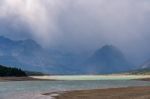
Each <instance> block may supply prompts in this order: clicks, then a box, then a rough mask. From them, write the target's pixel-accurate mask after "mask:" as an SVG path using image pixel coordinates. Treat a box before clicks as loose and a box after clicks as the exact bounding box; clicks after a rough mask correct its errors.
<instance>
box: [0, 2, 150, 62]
mask: <svg viewBox="0 0 150 99" xmlns="http://www.w3.org/2000/svg"><path fill="white" fill-rule="evenodd" d="M149 26H150V1H149V0H0V35H4V36H7V37H9V38H12V39H25V38H30V39H33V40H35V41H36V42H38V43H39V44H40V45H41V46H43V47H44V48H47V49H49V48H54V47H55V48H59V49H60V48H61V49H64V50H68V51H72V52H84V51H94V50H96V49H98V48H100V47H102V46H103V45H106V44H108V45H114V46H116V47H118V48H119V49H121V50H122V51H123V52H124V53H125V54H126V55H127V56H128V57H130V58H131V59H134V60H135V61H140V62H143V61H145V60H147V59H148V58H149V59H150V56H149V55H150V46H149V42H150V28H149Z"/></svg>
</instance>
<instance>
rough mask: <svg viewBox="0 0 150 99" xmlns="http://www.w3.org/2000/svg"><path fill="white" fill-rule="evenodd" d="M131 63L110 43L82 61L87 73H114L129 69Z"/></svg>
mask: <svg viewBox="0 0 150 99" xmlns="http://www.w3.org/2000/svg"><path fill="white" fill-rule="evenodd" d="M130 66H131V64H130V63H129V62H128V61H127V59H126V58H125V56H124V55H123V53H122V52H121V51H120V50H119V49H118V48H116V47H114V46H111V45H106V46H103V47H102V48H100V49H98V50H97V51H95V53H94V54H93V55H92V56H90V57H89V58H88V59H87V60H86V61H85V63H84V67H85V68H86V69H87V70H88V72H89V73H114V72H121V71H126V70H129V69H130Z"/></svg>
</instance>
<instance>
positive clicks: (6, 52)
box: [0, 36, 131, 74]
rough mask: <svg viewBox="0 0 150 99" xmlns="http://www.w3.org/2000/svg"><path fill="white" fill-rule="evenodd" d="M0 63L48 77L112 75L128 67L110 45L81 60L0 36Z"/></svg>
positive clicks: (69, 54) (127, 63) (28, 42)
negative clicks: (84, 74)
mask: <svg viewBox="0 0 150 99" xmlns="http://www.w3.org/2000/svg"><path fill="white" fill-rule="evenodd" d="M83 60H84V61H83ZM0 64H2V65H7V66H14V67H19V68H22V69H24V70H32V71H33V70H35V71H42V72H46V73H51V74H83V73H86V74H90V73H92V74H95V73H96V74H100V73H113V72H120V71H125V70H129V69H130V67H131V64H130V63H129V62H128V61H127V59H126V58H125V55H124V54H123V53H122V52H121V51H120V50H119V49H118V48H116V47H114V46H112V45H106V46H104V47H102V48H100V49H98V50H96V51H95V52H94V53H93V54H92V55H91V56H89V57H86V58H85V59H83V57H80V56H78V55H74V54H72V53H64V52H63V51H61V50H45V49H43V48H42V47H41V46H40V45H39V44H37V43H36V42H35V41H33V40H31V39H27V40H18V41H15V40H11V39H9V38H6V37H3V36H0Z"/></svg>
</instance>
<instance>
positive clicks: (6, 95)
mask: <svg viewBox="0 0 150 99" xmlns="http://www.w3.org/2000/svg"><path fill="white" fill-rule="evenodd" d="M128 86H150V82H145V81H134V80H118V81H115V80H107V81H21V82H19V81H18V82H0V99H15V98H13V95H14V94H18V95H19V94H22V93H29V92H31V93H36V92H37V93H43V92H52V91H64V90H81V89H100V88H118V87H128ZM12 94H13V95H12ZM10 95H11V98H10ZM18 99H26V98H18ZM33 99H36V98H33ZM38 99H40V98H38ZM42 99H44V98H42ZM45 99H46V98H45Z"/></svg>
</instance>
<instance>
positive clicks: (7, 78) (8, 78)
mask: <svg viewBox="0 0 150 99" xmlns="http://www.w3.org/2000/svg"><path fill="white" fill-rule="evenodd" d="M8 81H53V80H48V79H38V78H32V77H0V82H8Z"/></svg>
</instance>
